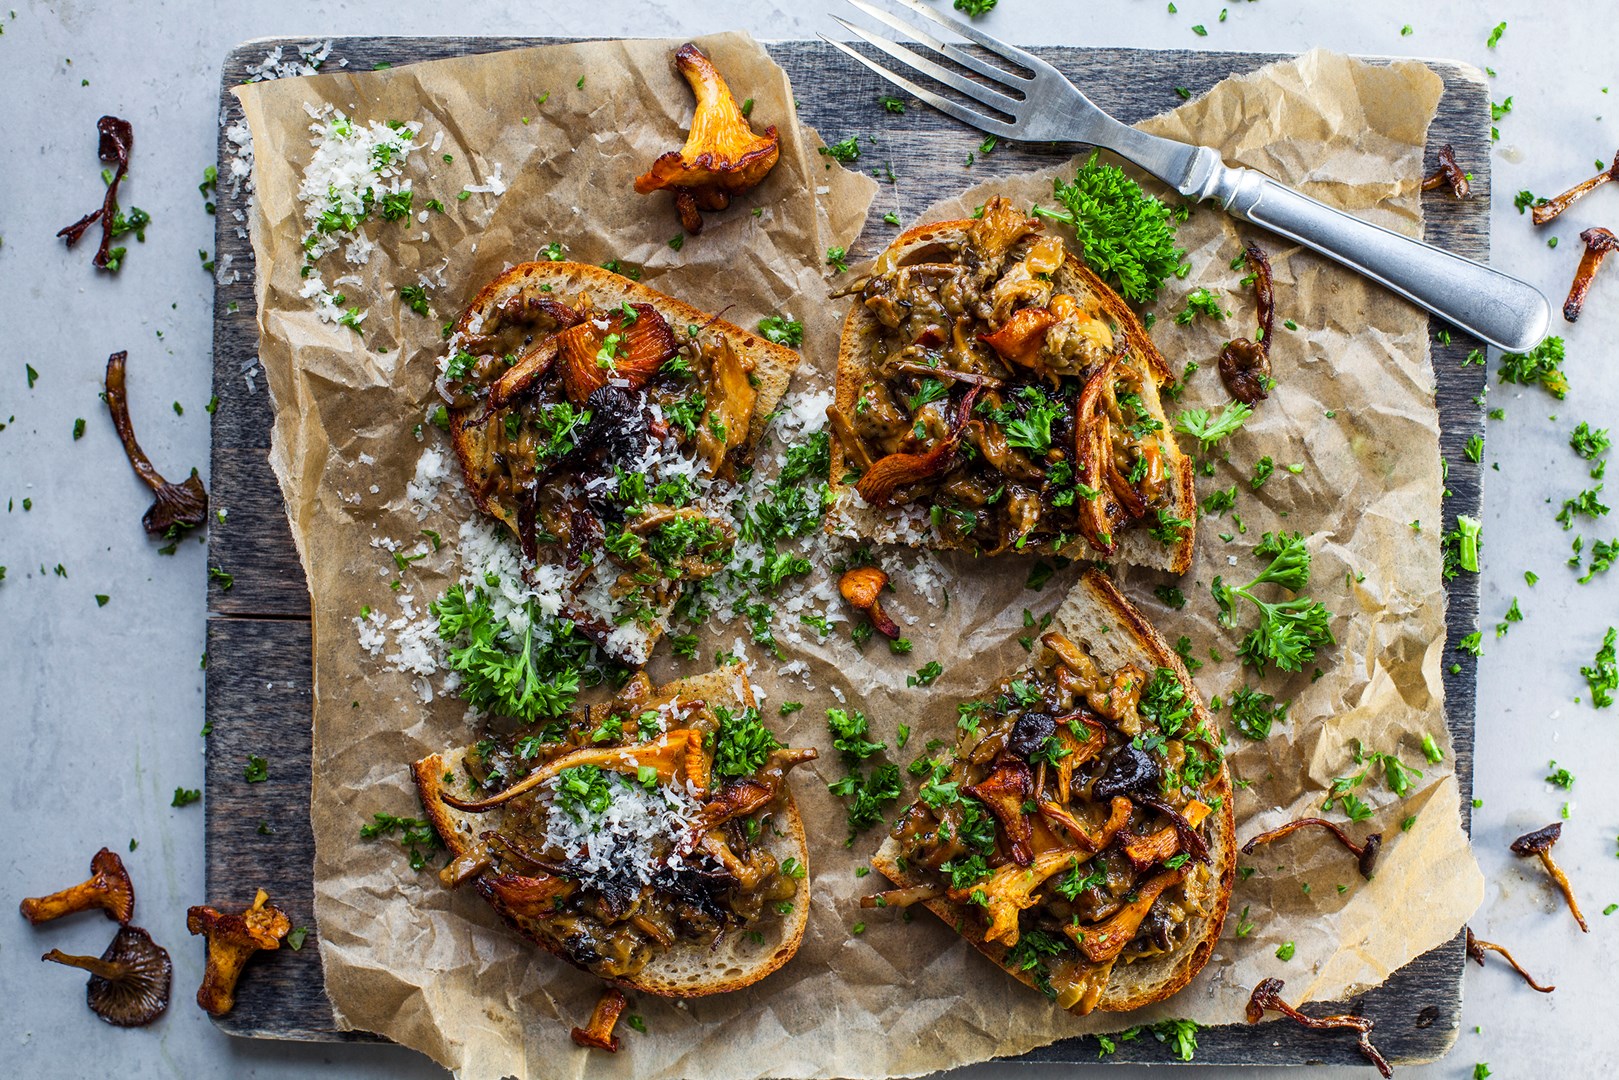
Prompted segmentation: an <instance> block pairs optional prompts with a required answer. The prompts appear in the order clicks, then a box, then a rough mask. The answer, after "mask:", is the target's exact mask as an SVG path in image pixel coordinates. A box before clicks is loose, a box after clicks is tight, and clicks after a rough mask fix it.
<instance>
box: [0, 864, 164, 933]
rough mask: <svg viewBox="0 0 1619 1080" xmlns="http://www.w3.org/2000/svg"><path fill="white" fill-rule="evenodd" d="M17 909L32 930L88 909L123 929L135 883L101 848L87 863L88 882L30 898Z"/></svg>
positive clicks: (131, 908) (131, 906)
mask: <svg viewBox="0 0 1619 1080" xmlns="http://www.w3.org/2000/svg"><path fill="white" fill-rule="evenodd" d="M18 907H19V910H21V911H22V913H23V917H24V918H26V919H27V920H28V921H29V922H31V923H33V924H34V925H35V926H38V925H39V924H40V923H43V922H50V921H51V920H52V919H60V918H61V917H62V916H63V915H73V914H76V913H77V912H80V911H89V910H90V909H91V908H100V909H101V910H102V911H105V912H106V913H107V918H109V919H112V920H113V921H114V922H117V923H120V924H122V925H125V926H127V925H129V920H130V919H131V918H132V917H133V916H134V914H135V883H134V882H132V881H131V880H130V878H129V872H128V871H127V870H125V869H124V861H123V860H122V859H120V858H119V857H118V856H117V855H116V854H114V853H113V852H112V851H110V850H108V849H107V848H102V849H101V850H100V851H98V852H96V854H95V857H94V858H93V859H91V860H90V878H89V880H87V881H82V882H80V883H79V884H77V885H74V886H73V887H71V888H67V889H63V890H62V891H60V892H54V893H51V894H50V895H49V896H31V897H29V898H28V899H26V900H24V901H23V902H22V903H21V904H20V905H18Z"/></svg>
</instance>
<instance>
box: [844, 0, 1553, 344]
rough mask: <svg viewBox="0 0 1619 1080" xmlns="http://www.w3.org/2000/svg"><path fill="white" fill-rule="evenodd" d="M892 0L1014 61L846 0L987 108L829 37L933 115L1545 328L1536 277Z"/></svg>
mask: <svg viewBox="0 0 1619 1080" xmlns="http://www.w3.org/2000/svg"><path fill="white" fill-rule="evenodd" d="M890 2H891V3H894V4H897V5H899V6H901V7H903V8H905V9H907V10H908V11H910V12H913V13H914V14H916V15H917V16H919V17H920V18H922V19H924V20H927V21H928V22H931V23H934V24H936V25H937V26H940V27H942V28H944V29H946V30H949V31H952V32H954V33H955V34H957V35H959V36H960V37H961V38H965V39H966V40H968V41H972V42H976V43H977V44H979V45H981V46H983V47H984V48H985V49H988V50H989V51H990V52H991V53H993V54H994V55H996V56H999V57H1001V58H1003V59H1005V60H1007V61H1008V62H1010V63H1011V64H1012V65H1015V67H1016V68H1018V69H1021V70H1010V69H1008V68H1007V67H1004V66H1002V65H1000V64H996V63H990V62H988V61H986V60H984V59H983V58H981V57H979V56H976V55H974V54H973V53H970V52H967V51H966V50H965V49H963V48H961V47H960V46H958V45H956V44H954V43H952V42H949V41H945V40H941V39H940V38H939V37H938V36H936V34H935V33H934V32H932V31H931V30H929V29H925V28H924V27H922V26H918V25H917V24H915V23H913V22H911V21H909V20H906V19H903V18H900V17H899V16H897V15H895V14H893V13H891V12H889V11H885V10H883V9H882V8H879V7H876V6H874V5H873V4H870V3H867V2H866V0H849V3H851V4H853V5H854V6H855V7H856V8H859V9H860V10H861V11H863V12H864V13H865V14H867V15H869V16H870V17H871V18H873V19H875V20H877V21H878V22H880V23H882V24H883V25H885V26H887V27H889V28H890V29H892V30H895V31H897V32H898V33H899V34H900V35H902V36H903V39H904V40H907V41H908V42H910V43H911V44H913V45H916V46H919V47H920V48H907V47H905V46H904V45H900V44H897V43H896V42H894V41H892V40H890V39H888V38H885V37H883V36H881V35H879V34H874V33H872V32H870V31H868V30H865V29H862V28H861V27H859V26H856V25H855V24H853V23H851V22H848V21H846V20H844V19H838V20H837V21H838V23H839V24H841V25H842V26H843V27H844V28H845V29H846V30H848V31H849V32H850V33H852V34H854V35H855V36H856V37H858V38H860V40H862V41H864V42H866V43H867V44H868V45H871V46H872V47H873V48H875V49H877V50H878V51H879V52H880V53H882V54H883V55H885V56H887V57H889V58H890V59H892V60H894V61H895V62H897V63H898V64H901V65H904V66H905V67H907V68H910V69H911V70H912V71H914V72H917V73H919V74H920V75H922V76H925V77H926V78H928V79H931V80H933V81H935V82H938V83H941V84H943V85H945V86H948V87H950V88H951V89H952V90H955V91H956V92H957V93H959V94H961V95H962V96H963V97H966V98H970V99H971V100H972V101H974V102H977V103H978V104H979V105H982V106H983V107H984V111H979V110H978V109H975V108H970V107H968V106H966V105H963V104H962V103H960V102H958V101H955V100H953V99H951V98H948V97H945V96H944V95H942V94H939V93H937V92H935V91H933V90H930V89H928V88H926V87H924V86H922V85H919V84H918V83H917V82H916V81H915V80H913V79H911V78H907V77H906V76H904V75H901V74H899V73H897V72H895V71H893V70H891V69H890V68H887V67H885V66H883V65H882V64H880V63H878V62H877V61H875V60H872V59H871V58H870V57H868V56H866V55H865V54H864V53H862V52H860V51H859V50H857V49H854V48H852V47H850V46H849V45H848V44H847V43H845V42H842V41H833V40H832V39H831V38H826V41H827V42H828V43H829V44H831V45H832V46H833V47H835V48H837V49H839V50H841V51H842V52H844V53H846V54H847V55H848V56H850V57H851V58H853V59H854V60H855V61H857V62H859V63H860V64H863V65H864V66H866V67H868V68H870V69H871V70H872V71H874V72H876V73H877V74H878V75H880V76H882V77H883V78H884V79H887V80H888V81H889V82H891V83H893V84H895V85H896V86H899V87H902V88H904V89H905V90H907V91H909V92H910V93H912V94H914V95H915V96H916V97H918V98H920V99H921V100H923V101H925V102H927V103H928V104H929V105H932V106H933V107H934V108H935V109H938V110H939V111H940V112H943V113H946V114H948V115H950V116H953V117H955V118H956V119H957V120H960V121H962V122H963V123H966V124H970V125H972V126H973V127H976V128H978V129H979V130H981V131H987V132H989V133H990V134H991V135H996V136H1000V137H1002V138H1007V139H1016V140H1019V141H1022V142H1076V143H1085V144H1088V145H1090V146H1100V147H1103V148H1104V149H1107V150H1111V151H1113V152H1114V153H1116V154H1118V155H1119V156H1120V157H1123V158H1125V159H1127V160H1129V161H1132V162H1134V163H1135V164H1137V165H1139V166H1140V167H1141V168H1143V169H1145V170H1146V171H1147V172H1149V173H1151V174H1152V175H1154V176H1156V177H1158V179H1160V180H1162V181H1163V182H1164V183H1166V184H1168V185H1169V186H1170V187H1172V188H1174V189H1175V190H1176V191H1178V192H1180V193H1181V194H1182V195H1184V196H1186V197H1187V198H1189V199H1193V200H1195V201H1197V202H1202V201H1204V200H1212V201H1214V202H1215V203H1216V204H1218V205H1219V206H1220V207H1221V208H1222V209H1224V210H1225V211H1226V212H1228V213H1230V214H1232V215H1233V216H1235V217H1238V218H1241V219H1242V220H1244V221H1250V222H1253V223H1254V224H1255V225H1258V226H1260V227H1262V228H1264V229H1268V230H1270V231H1271V232H1273V233H1276V234H1278V235H1280V236H1283V237H1286V238H1287V239H1289V240H1292V241H1294V242H1295V243H1298V244H1302V245H1304V246H1305V247H1308V248H1311V249H1312V250H1314V251H1318V252H1320V253H1321V254H1322V255H1325V256H1327V257H1328V258H1329V259H1333V260H1335V261H1337V262H1340V263H1342V264H1343V265H1345V266H1347V267H1349V268H1350V269H1351V270H1355V271H1357V272H1359V273H1361V274H1363V275H1365V276H1366V277H1368V278H1371V279H1372V280H1373V281H1376V282H1378V283H1379V284H1381V285H1383V286H1385V287H1386V288H1388V289H1390V290H1392V291H1394V292H1396V293H1398V294H1400V295H1401V296H1403V297H1405V298H1406V299H1407V300H1410V301H1411V302H1412V303H1414V304H1417V305H1419V306H1421V307H1424V308H1426V309H1427V310H1429V311H1431V312H1433V313H1434V314H1435V315H1437V316H1439V317H1440V318H1442V319H1444V320H1445V321H1446V322H1448V323H1450V324H1452V325H1453V326H1455V327H1457V328H1458V329H1461V330H1463V331H1466V332H1467V333H1469V334H1472V335H1473V336H1474V337H1476V338H1479V339H1480V340H1482V341H1485V342H1488V343H1489V344H1491V345H1495V346H1498V347H1499V348H1502V349H1506V350H1508V351H1510V352H1524V351H1527V350H1528V349H1530V348H1533V347H1534V346H1535V345H1536V344H1538V343H1539V342H1540V340H1541V339H1542V338H1543V337H1545V336H1546V332H1547V329H1548V328H1549V326H1550V323H1551V305H1550V304H1548V303H1547V302H1546V297H1545V296H1543V295H1542V294H1541V292H1540V290H1539V289H1537V288H1535V287H1534V286H1533V285H1530V284H1529V283H1527V282H1524V281H1519V280H1518V279H1517V278H1514V277H1511V276H1509V275H1507V274H1503V273H1501V272H1500V271H1499V270H1494V269H1492V268H1490V267H1488V266H1485V265H1484V264H1482V263H1477V262H1474V261H1472V260H1471V259H1464V258H1462V257H1461V256H1459V255H1453V254H1451V253H1450V252H1448V251H1443V250H1441V249H1439V248H1436V247H1433V246H1432V245H1430V244H1425V243H1423V242H1421V241H1420V240H1413V239H1411V238H1409V237H1406V236H1401V235H1400V234H1399V233H1396V232H1391V231H1389V230H1388V229H1384V228H1381V227H1380V226H1377V225H1373V224H1371V223H1370V222H1366V221H1362V220H1360V219H1359V218H1356V217H1352V216H1350V215H1349V214H1345V213H1343V212H1342V211H1339V210H1334V209H1333V208H1332V207H1330V206H1327V205H1326V204H1324V203H1320V202H1317V201H1316V200H1314V199H1312V198H1310V197H1309V196H1308V195H1303V194H1300V193H1299V192H1297V191H1294V190H1293V189H1292V188H1290V187H1287V186H1286V185H1284V184H1281V183H1278V182H1277V181H1275V180H1272V179H1271V178H1270V177H1268V176H1265V175H1264V174H1262V173H1257V172H1254V171H1253V170H1251V169H1244V168H1236V169H1232V168H1228V167H1227V166H1226V165H1225V163H1224V162H1223V161H1222V160H1221V159H1220V154H1219V151H1217V150H1215V149H1213V148H1212V147H1208V146H1188V145H1186V144H1185V143H1178V142H1174V141H1172V140H1169V139H1163V138H1159V137H1158V136H1156V135H1148V134H1146V133H1145V132H1142V131H1137V130H1136V129H1135V128H1132V127H1127V126H1126V125H1124V124H1121V123H1119V121H1117V120H1115V119H1113V117H1111V116H1109V115H1108V114H1107V113H1105V112H1103V111H1102V110H1101V109H1099V108H1097V107H1096V105H1095V104H1093V103H1092V102H1091V100H1090V98H1088V97H1086V96H1085V95H1084V94H1083V93H1081V92H1080V90H1079V88H1078V87H1076V86H1075V85H1074V84H1073V83H1071V82H1069V81H1068V79H1067V78H1066V77H1065V76H1064V75H1063V74H1062V73H1061V72H1060V71H1058V70H1057V69H1056V68H1054V67H1052V66H1051V65H1050V64H1048V63H1046V62H1045V61H1044V60H1041V59H1040V58H1039V57H1037V56H1033V55H1031V54H1029V53H1027V52H1024V51H1023V50H1022V49H1018V48H1014V47H1013V46H1011V45H1008V44H1006V43H1005V42H1002V41H999V40H997V39H995V38H993V37H990V36H989V35H988V34H986V33H984V32H983V31H981V30H979V29H977V28H976V27H973V26H969V25H968V24H966V23H964V22H962V21H960V20H959V19H954V18H951V17H950V16H948V15H941V14H940V13H939V12H936V11H934V10H932V9H931V8H929V7H927V6H926V5H924V4H922V3H921V2H920V0H890ZM834 18H837V17H836V16H834ZM822 36H823V37H825V35H822ZM929 54H931V55H929ZM933 57H940V58H943V59H946V60H948V61H950V62H951V63H952V64H955V65H958V66H959V67H960V68H964V69H966V70H967V71H970V72H973V73H974V74H976V75H978V76H980V78H978V79H973V78H969V77H967V76H966V75H964V74H962V73H961V72H960V71H959V70H956V69H955V68H952V67H948V66H946V65H944V64H941V63H939V62H938V61H937V60H935V59H934V58H933Z"/></svg>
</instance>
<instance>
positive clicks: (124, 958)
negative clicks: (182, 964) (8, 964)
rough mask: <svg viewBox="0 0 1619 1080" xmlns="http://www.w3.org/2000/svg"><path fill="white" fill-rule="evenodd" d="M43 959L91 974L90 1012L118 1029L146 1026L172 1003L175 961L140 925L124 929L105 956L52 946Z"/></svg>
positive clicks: (88, 998) (121, 929) (86, 992)
mask: <svg viewBox="0 0 1619 1080" xmlns="http://www.w3.org/2000/svg"><path fill="white" fill-rule="evenodd" d="M40 959H41V960H49V961H51V962H52V963H56V964H66V965H67V966H68V967H76V968H82V969H84V970H85V971H88V972H89V973H90V985H89V987H88V989H86V991H85V998H86V1000H87V1002H88V1003H89V1005H90V1011H91V1012H93V1013H95V1014H96V1015H97V1016H99V1017H101V1019H103V1020H105V1021H106V1022H107V1023H109V1024H115V1025H117V1026H118V1027H145V1026H146V1025H147V1024H150V1023H151V1022H152V1021H153V1020H156V1019H157V1018H158V1017H160V1016H162V1015H163V1013H164V1010H166V1009H167V1008H168V1007H169V985H170V983H171V982H172V981H173V977H174V965H173V963H171V962H170V960H169V953H168V950H167V949H165V948H163V946H161V945H159V944H158V943H157V942H155V941H153V940H152V936H151V935H150V934H148V933H147V932H146V931H145V930H142V929H141V928H140V927H138V926H124V927H120V928H119V930H118V933H117V934H115V935H114V936H113V939H112V943H111V944H110V945H108V946H107V951H106V952H104V953H102V954H101V956H100V957H99V958H97V957H94V956H72V955H69V954H68V953H65V952H63V951H62V950H61V949H52V950H51V951H50V952H48V953H46V954H45V955H44V956H42V957H40Z"/></svg>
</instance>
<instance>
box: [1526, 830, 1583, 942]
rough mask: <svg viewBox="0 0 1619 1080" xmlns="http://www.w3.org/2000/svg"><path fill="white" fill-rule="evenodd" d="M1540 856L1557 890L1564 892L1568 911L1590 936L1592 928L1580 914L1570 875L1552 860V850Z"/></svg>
mask: <svg viewBox="0 0 1619 1080" xmlns="http://www.w3.org/2000/svg"><path fill="white" fill-rule="evenodd" d="M1538 854H1539V855H1540V863H1541V865H1542V866H1544V867H1545V868H1546V873H1548V874H1550V875H1551V876H1552V881H1553V882H1555V883H1556V885H1557V888H1558V889H1559V890H1560V891H1561V892H1562V894H1563V899H1564V900H1567V901H1568V910H1569V912H1570V913H1571V914H1572V915H1573V916H1574V921H1575V922H1577V923H1579V924H1580V929H1581V930H1582V931H1584V932H1585V933H1587V934H1589V933H1590V932H1591V928H1590V927H1589V926H1587V925H1586V923H1585V916H1584V915H1582V914H1581V913H1580V902H1579V901H1578V900H1576V899H1574V886H1572V885H1570V884H1569V881H1568V875H1567V874H1565V873H1563V868H1562V867H1560V866H1558V865H1557V860H1556V859H1553V858H1552V853H1551V851H1550V850H1547V851H1542V852H1539V853H1538Z"/></svg>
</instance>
